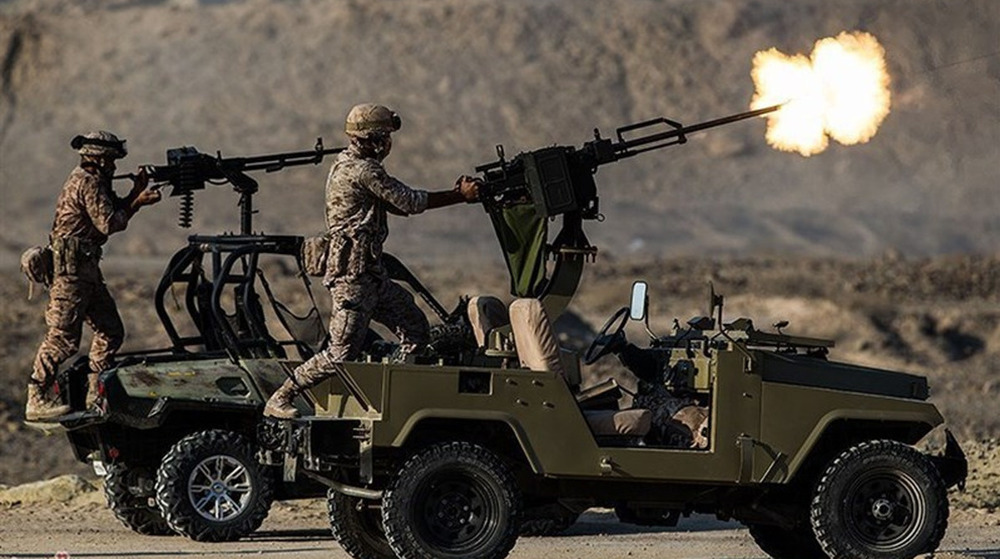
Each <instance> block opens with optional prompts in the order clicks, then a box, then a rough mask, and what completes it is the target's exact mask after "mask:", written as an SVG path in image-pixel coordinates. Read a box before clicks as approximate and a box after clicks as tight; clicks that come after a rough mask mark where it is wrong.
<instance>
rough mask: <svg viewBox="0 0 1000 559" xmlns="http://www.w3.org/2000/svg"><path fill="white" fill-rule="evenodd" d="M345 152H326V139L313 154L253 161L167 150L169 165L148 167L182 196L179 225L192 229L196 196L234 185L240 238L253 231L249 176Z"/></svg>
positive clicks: (189, 149) (289, 154) (254, 188)
mask: <svg viewBox="0 0 1000 559" xmlns="http://www.w3.org/2000/svg"><path fill="white" fill-rule="evenodd" d="M341 151H344V148H329V149H327V148H324V147H323V139H322V138H317V139H316V145H315V146H314V147H313V149H311V150H306V151H293V152H285V153H272V154H266V155H255V156H251V157H222V152H221V151H220V152H216V155H215V156H212V155H209V154H207V153H201V152H199V151H198V150H197V149H196V148H194V147H190V146H184V147H179V148H172V149H168V150H167V164H166V165H144V166H143V168H145V169H146V171H147V172H148V173H149V177H150V180H151V181H152V182H153V183H154V184H156V183H160V184H169V185H170V186H171V191H170V195H171V196H180V197H181V202H180V217H179V219H178V225H180V226H181V227H184V228H188V227H190V226H191V219H192V217H193V216H194V192H195V191H196V190H203V189H204V188H205V184H206V183H208V184H212V185H223V184H231V185H232V186H233V190H235V191H236V192H237V193H238V194H239V195H240V202H239V205H240V234H241V235H250V234H252V229H253V214H254V213H255V212H254V209H253V195H254V194H255V193H256V192H257V186H258V185H257V181H256V180H255V179H254V178H253V177H251V176H249V175H248V174H247V173H250V172H254V171H265V172H268V173H273V172H275V171H280V170H282V169H284V168H285V167H295V166H299V165H318V164H319V163H321V162H322V161H323V158H324V157H325V156H327V155H333V154H337V153H340V152H341ZM134 176H135V175H134V174H132V173H129V174H125V175H117V176H115V177H114V178H115V180H121V179H131V178H134Z"/></svg>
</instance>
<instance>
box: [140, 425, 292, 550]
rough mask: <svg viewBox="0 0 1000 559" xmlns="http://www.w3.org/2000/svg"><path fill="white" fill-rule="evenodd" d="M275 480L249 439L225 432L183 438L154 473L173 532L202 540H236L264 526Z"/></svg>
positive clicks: (158, 500) (159, 499)
mask: <svg viewBox="0 0 1000 559" xmlns="http://www.w3.org/2000/svg"><path fill="white" fill-rule="evenodd" d="M271 495H272V487H271V479H270V477H269V476H268V472H267V471H266V470H265V469H264V468H263V467H261V466H260V465H259V464H258V463H257V457H256V455H255V453H254V450H253V448H252V447H251V446H250V444H249V443H248V442H247V440H246V439H245V438H244V437H243V436H242V435H239V434H237V433H233V432H231V431H222V430H210V431H201V432H198V433H194V434H191V435H188V436H187V437H184V438H183V439H181V440H180V441H178V442H177V444H175V445H174V446H173V447H172V448H171V449H170V451H169V452H167V455H166V456H165V457H164V458H163V463H162V465H161V466H160V469H159V470H158V471H157V473H156V503H157V505H158V506H159V507H160V512H161V513H162V514H163V517H164V518H165V519H166V520H167V524H169V525H170V527H171V528H173V529H174V530H175V531H177V532H179V533H181V534H183V535H185V536H187V537H189V538H191V539H192V540H195V541H200V542H221V541H233V540H238V539H240V538H242V537H243V536H246V535H248V534H250V533H252V532H253V531H254V530H256V529H257V528H259V527H260V525H261V523H262V522H263V521H264V518H266V517H267V513H268V510H269V509H270V507H271Z"/></svg>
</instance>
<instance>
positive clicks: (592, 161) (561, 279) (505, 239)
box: [476, 105, 781, 318]
mask: <svg viewBox="0 0 1000 559" xmlns="http://www.w3.org/2000/svg"><path fill="white" fill-rule="evenodd" d="M779 108H781V105H773V106H770V107H765V108H762V109H757V110H753V111H747V112H743V113H738V114H734V115H730V116H726V117H722V118H718V119H714V120H709V121H706V122H701V123H698V124H694V125H690V126H684V125H683V124H681V123H680V122H677V121H675V120H671V119H669V118H665V117H659V118H655V119H652V120H647V121H644V122H638V123H635V124H629V125H626V126H622V127H620V128H618V129H617V130H615V137H614V138H613V139H612V138H602V137H601V134H600V131H598V130H597V129H595V130H594V139H593V140H590V141H588V142H586V143H584V144H583V146H582V147H579V148H577V147H574V146H551V147H546V148H542V149H538V150H534V151H528V152H522V153H519V154H517V155H516V156H514V157H513V158H511V159H509V160H508V159H507V158H506V157H505V155H504V149H503V146H502V145H498V146H497V160H496V161H494V162H492V163H487V164H485V165H480V166H478V167H476V172H477V173H482V178H483V183H484V184H483V187H482V188H481V189H480V200H481V201H482V203H483V206H484V208H485V209H486V212H487V213H488V214H489V215H490V218H491V220H492V221H493V226H494V229H496V232H497V237H498V239H499V240H500V244H501V246H502V248H503V250H504V257H505V259H506V261H507V267H508V269H509V270H510V273H511V294H512V295H515V296H517V297H538V298H541V299H542V300H543V301H544V302H545V307H546V310H547V311H548V313H549V316H550V317H553V318H554V317H556V316H558V315H559V314H560V313H561V312H562V310H563V309H565V307H566V305H568V304H569V301H570V299H571V298H572V296H573V293H574V292H575V291H576V288H577V285H578V284H579V279H580V275H581V274H582V271H583V262H584V261H586V260H587V258H593V257H594V256H595V255H596V254H597V248H596V247H594V246H592V245H590V243H589V242H588V241H587V237H586V235H584V233H583V225H582V224H583V220H594V219H596V220H601V219H602V216H601V213H600V206H599V197H598V195H597V184H596V182H595V180H594V175H595V174H596V173H597V169H598V168H599V167H600V166H602V165H606V164H608V163H614V162H616V161H620V160H622V159H627V158H629V157H633V156H636V155H639V154H641V153H646V152H648V151H653V150H658V149H661V148H665V147H669V146H675V145H679V144H683V143H686V142H687V138H688V135H690V134H693V133H695V132H699V131H702V130H707V129H709V128H715V127H717V126H723V125H725V124H731V123H733V122H737V121H740V120H745V119H749V118H753V117H757V116H762V115H765V114H767V113H770V112H774V111H776V110H778V109H779ZM663 127H666V129H665V130H659V131H655V132H651V133H648V134H645V135H639V136H632V135H633V134H637V133H641V132H643V131H650V130H651V129H653V128H663ZM629 136H632V137H629ZM558 216H562V217H563V225H562V229H561V231H560V232H559V234H558V235H557V236H556V237H555V239H554V240H553V241H552V242H551V243H548V242H547V235H548V230H547V223H546V222H547V221H548V219H549V218H555V217H558ZM548 256H551V257H552V259H553V260H555V265H554V267H553V269H552V273H551V275H550V274H548V270H547V269H546V257H548Z"/></svg>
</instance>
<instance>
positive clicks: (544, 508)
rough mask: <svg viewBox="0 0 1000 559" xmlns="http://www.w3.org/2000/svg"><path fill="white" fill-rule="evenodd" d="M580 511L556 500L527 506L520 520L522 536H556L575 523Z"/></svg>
mask: <svg viewBox="0 0 1000 559" xmlns="http://www.w3.org/2000/svg"><path fill="white" fill-rule="evenodd" d="M579 518H580V513H578V512H574V511H571V510H569V509H568V508H566V507H564V506H562V505H560V504H559V503H558V502H554V503H550V504H545V505H540V506H537V507H527V508H525V509H524V517H523V519H522V520H521V530H520V535H522V536H541V537H547V536H558V535H559V534H561V533H563V532H565V531H566V530H567V529H569V527H570V526H572V525H574V524H576V521H577V519H579Z"/></svg>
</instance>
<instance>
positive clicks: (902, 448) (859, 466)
mask: <svg viewBox="0 0 1000 559" xmlns="http://www.w3.org/2000/svg"><path fill="white" fill-rule="evenodd" d="M810 521H811V522H812V527H813V531H814V532H815V534H816V539H817V540H818V541H819V544H820V545H821V546H822V548H823V551H825V552H826V553H827V555H829V556H830V557H851V558H852V559H908V558H910V557H914V556H917V555H920V554H923V553H930V552H933V551H934V550H936V549H937V547H938V545H939V544H940V543H941V538H942V537H943V536H944V532H945V529H946V528H947V526H948V498H947V495H946V488H945V485H944V481H942V479H941V475H940V473H938V470H937V468H936V467H935V466H934V463H933V462H931V460H930V459H929V458H927V457H926V456H924V455H923V454H921V453H920V452H918V451H916V450H915V449H913V448H912V447H909V446H907V445H904V444H902V443H900V442H897V441H889V440H879V441H869V442H865V443H861V444H859V445H856V446H853V447H851V448H849V449H848V450H846V451H844V452H843V453H842V454H841V455H840V456H838V457H837V458H836V459H834V460H833V462H831V463H830V465H829V466H828V467H827V469H826V471H825V472H824V473H823V475H822V476H821V477H820V480H819V482H818V483H817V484H816V489H815V491H814V493H813V500H812V507H811V509H810Z"/></svg>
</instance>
